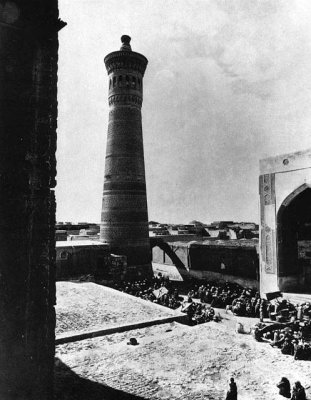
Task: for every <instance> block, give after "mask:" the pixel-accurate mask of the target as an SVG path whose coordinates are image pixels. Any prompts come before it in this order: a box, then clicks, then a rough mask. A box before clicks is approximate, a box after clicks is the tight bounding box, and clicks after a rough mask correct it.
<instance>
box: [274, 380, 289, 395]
mask: <svg viewBox="0 0 311 400" xmlns="http://www.w3.org/2000/svg"><path fill="white" fill-rule="evenodd" d="M276 386H277V387H278V388H279V389H280V391H279V394H280V395H281V396H284V397H286V398H287V399H290V383H289V380H288V379H287V378H285V377H283V378H282V379H281V380H280V382H279V383H278V384H277V385H276Z"/></svg>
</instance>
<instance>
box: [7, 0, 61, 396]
mask: <svg viewBox="0 0 311 400" xmlns="http://www.w3.org/2000/svg"><path fill="white" fill-rule="evenodd" d="M60 28H61V24H60V23H59V22H58V4H57V1H56V0H44V1H43V0H42V1H34V0H27V1H25V0H19V1H15V2H12V1H10V2H8V1H3V0H2V1H0V243H1V247H0V326H1V328H0V398H1V399H2V400H6V399H40V400H44V399H51V398H52V385H53V363H54V328H55V311H54V304H55V276H54V275H55V239H54V226H55V196H54V187H55V184H56V182H55V175H56V162H55V149H56V121H57V54H58V35H57V32H58V30H59V29H60Z"/></svg>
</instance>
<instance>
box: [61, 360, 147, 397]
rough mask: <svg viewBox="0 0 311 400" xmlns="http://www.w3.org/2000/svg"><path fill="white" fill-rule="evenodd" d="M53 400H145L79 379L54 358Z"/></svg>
mask: <svg viewBox="0 0 311 400" xmlns="http://www.w3.org/2000/svg"><path fill="white" fill-rule="evenodd" d="M54 374H55V378H54V399H55V400H145V398H144V397H140V396H135V395H133V394H129V393H126V392H122V391H121V390H117V389H113V388H111V387H109V386H105V385H104V384H101V383H97V382H93V381H91V380H88V379H84V378H81V377H80V376H79V375H77V374H76V373H75V372H73V371H72V370H71V369H70V368H69V367H68V366H67V365H66V364H64V363H63V362H62V361H60V360H59V359H58V358H55V370H54Z"/></svg>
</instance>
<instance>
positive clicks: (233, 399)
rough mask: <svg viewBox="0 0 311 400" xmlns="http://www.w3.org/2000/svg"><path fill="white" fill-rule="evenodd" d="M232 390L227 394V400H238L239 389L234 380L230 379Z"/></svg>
mask: <svg viewBox="0 0 311 400" xmlns="http://www.w3.org/2000/svg"><path fill="white" fill-rule="evenodd" d="M229 386H230V389H229V390H228V392H227V396H226V400H237V398H238V389H237V386H236V383H235V382H234V379H233V378H230V383H229Z"/></svg>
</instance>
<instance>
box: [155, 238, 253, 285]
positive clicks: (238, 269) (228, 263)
mask: <svg viewBox="0 0 311 400" xmlns="http://www.w3.org/2000/svg"><path fill="white" fill-rule="evenodd" d="M167 244H168V245H169V246H170V248H171V249H172V250H173V251H174V253H175V255H176V256H177V257H178V259H179V260H180V262H181V263H182V264H183V265H184V267H185V268H184V269H183V270H180V268H179V270H180V273H181V274H182V275H183V276H188V275H189V276H193V277H194V276H195V277H197V278H200V279H219V280H228V281H234V282H238V283H240V284H241V285H243V286H252V287H257V282H258V280H259V259H258V253H257V251H256V242H251V241H250V242H245V241H241V242H240V241H230V242H229V241H228V242H224V241H221V244H218V243H215V242H211V243H191V242H190V243H181V242H178V243H177V242H175V243H167ZM152 255H153V259H152V261H153V262H154V263H157V264H164V265H175V266H176V267H178V265H176V264H174V263H173V261H172V260H171V258H170V257H169V256H168V255H167V254H166V253H165V249H164V250H163V249H160V248H159V247H154V248H153V250H152Z"/></svg>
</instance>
